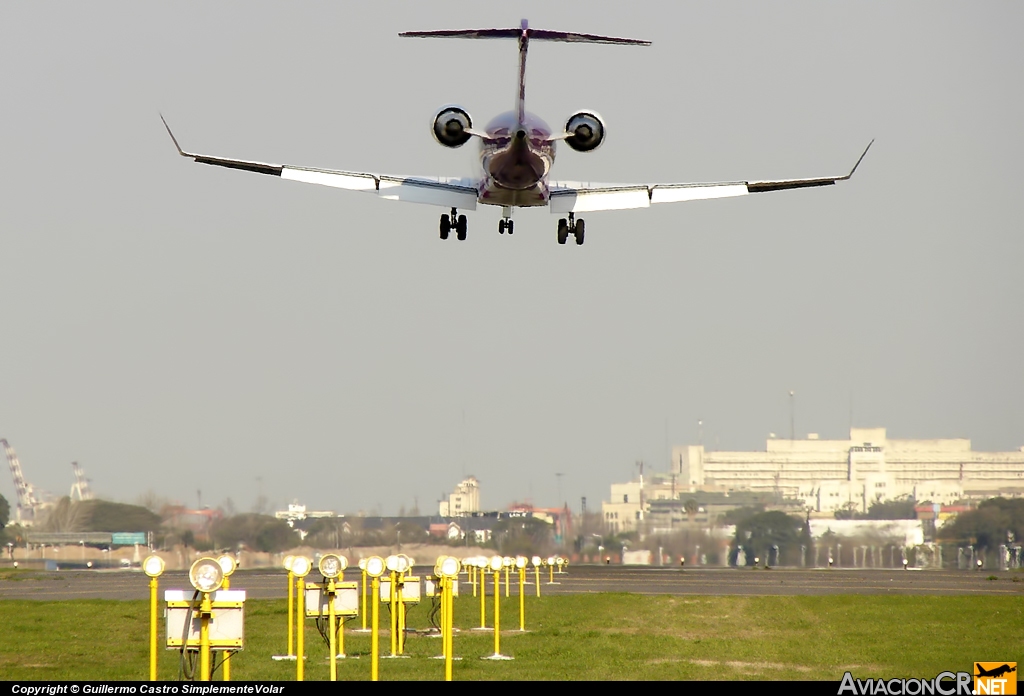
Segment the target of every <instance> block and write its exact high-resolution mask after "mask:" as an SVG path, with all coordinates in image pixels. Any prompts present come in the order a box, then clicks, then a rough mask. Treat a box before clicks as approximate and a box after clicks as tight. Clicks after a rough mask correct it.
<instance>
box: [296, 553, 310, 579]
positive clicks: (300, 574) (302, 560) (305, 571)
mask: <svg viewBox="0 0 1024 696" xmlns="http://www.w3.org/2000/svg"><path fill="white" fill-rule="evenodd" d="M311 570H313V561H311V560H310V559H308V558H306V557H305V556H296V557H295V560H293V561H292V574H293V575H294V576H295V577H297V578H304V577H306V576H307V575H309V571H311Z"/></svg>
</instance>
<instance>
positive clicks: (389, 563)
mask: <svg viewBox="0 0 1024 696" xmlns="http://www.w3.org/2000/svg"><path fill="white" fill-rule="evenodd" d="M384 567H385V568H387V569H388V571H389V572H391V573H397V572H398V556H388V557H387V558H385V559H384Z"/></svg>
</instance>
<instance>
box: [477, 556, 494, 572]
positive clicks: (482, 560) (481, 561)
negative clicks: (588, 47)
mask: <svg viewBox="0 0 1024 696" xmlns="http://www.w3.org/2000/svg"><path fill="white" fill-rule="evenodd" d="M490 564H491V561H490V559H489V558H487V556H477V557H476V567H477V568H479V569H480V570H487V566H489V565H490Z"/></svg>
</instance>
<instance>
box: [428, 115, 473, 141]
mask: <svg viewBox="0 0 1024 696" xmlns="http://www.w3.org/2000/svg"><path fill="white" fill-rule="evenodd" d="M472 127H473V119H471V118H470V117H469V114H468V113H466V110H465V109H463V108H462V107H461V106H445V107H443V108H442V109H441V110H440V111H438V112H437V116H435V117H434V127H433V129H432V130H433V132H434V140H436V141H437V142H439V143H441V144H442V145H444V146H445V147H462V146H463V145H465V144H466V143H467V142H468V141H469V139H470V138H471V137H472V136H471V135H470V134H469V132H468V131H469V129H471V128H472Z"/></svg>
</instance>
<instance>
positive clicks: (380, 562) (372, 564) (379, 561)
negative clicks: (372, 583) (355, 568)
mask: <svg viewBox="0 0 1024 696" xmlns="http://www.w3.org/2000/svg"><path fill="white" fill-rule="evenodd" d="M386 569H387V566H386V564H385V562H384V559H383V558H381V557H380V556H370V557H369V558H367V559H366V574H367V575H369V576H370V577H371V578H379V577H380V576H381V575H383V574H384V571H385V570H386Z"/></svg>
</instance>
